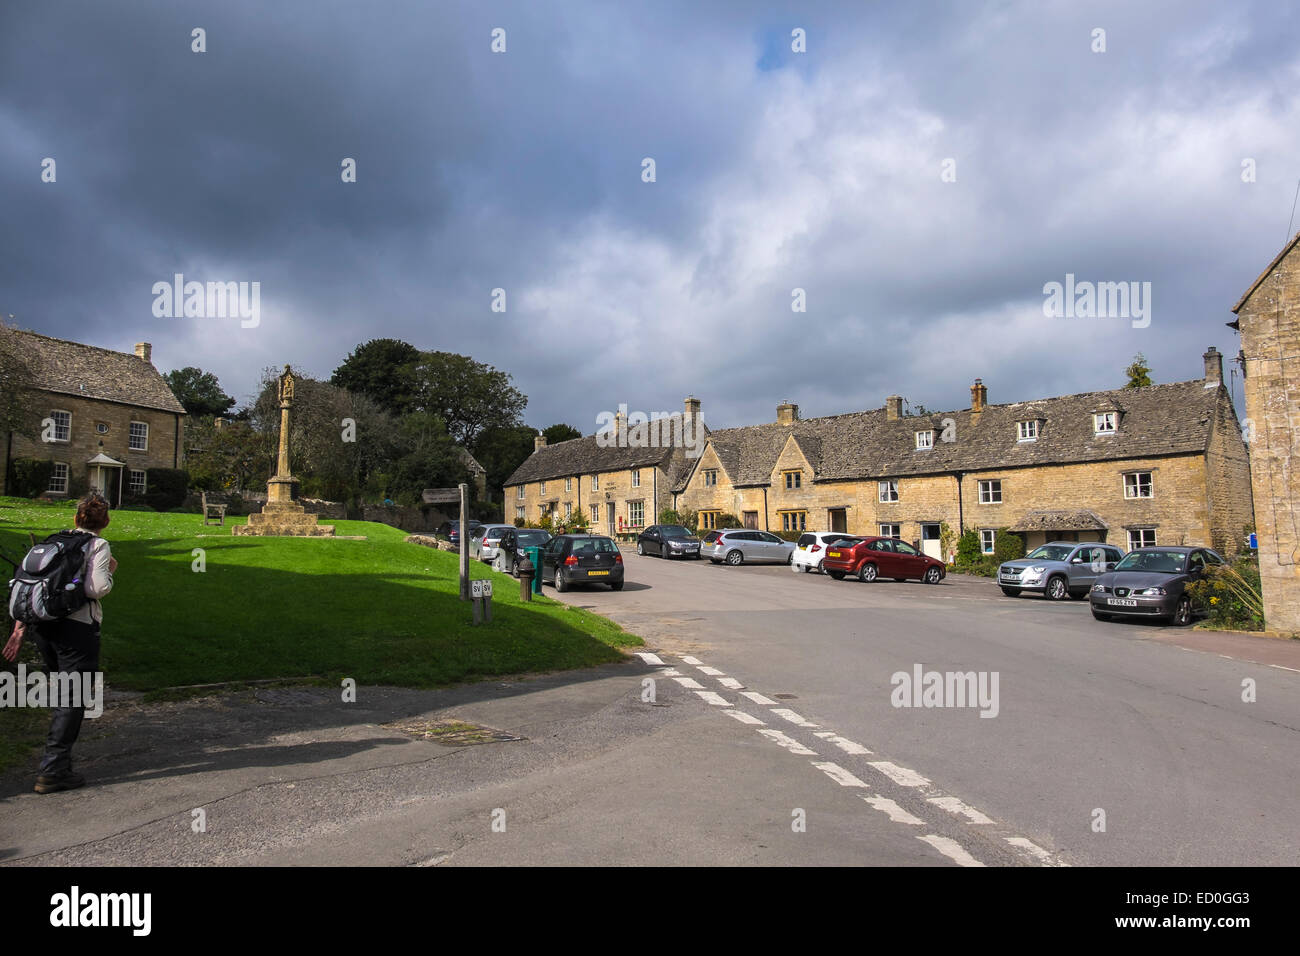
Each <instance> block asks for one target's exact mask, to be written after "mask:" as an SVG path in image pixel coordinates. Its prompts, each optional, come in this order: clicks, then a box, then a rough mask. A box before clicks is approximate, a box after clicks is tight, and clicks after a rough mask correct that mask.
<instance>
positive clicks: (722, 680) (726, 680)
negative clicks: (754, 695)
mask: <svg viewBox="0 0 1300 956" xmlns="http://www.w3.org/2000/svg"><path fill="white" fill-rule="evenodd" d="M718 683H719V684H721V685H722V686H723V687H725V688H727V690H740V688H742V687H744V686H745V685H744V684H742V683H741V682H740V681H738V680H736V678H734V677H719V678H718Z"/></svg>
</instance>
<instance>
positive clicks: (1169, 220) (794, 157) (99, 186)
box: [0, 0, 1300, 433]
mask: <svg viewBox="0 0 1300 956" xmlns="http://www.w3.org/2000/svg"><path fill="white" fill-rule="evenodd" d="M196 27H201V28H203V29H204V30H205V31H206V48H207V49H206V52H203V53H196V52H193V50H192V43H193V40H192V34H191V31H192V30H193V29H194V28H196ZM498 27H499V28H502V29H504V31H505V44H506V49H505V52H504V53H494V52H493V51H492V49H491V45H492V41H493V38H492V31H493V30H494V28H498ZM1099 28H1100V29H1102V30H1104V31H1105V34H1104V43H1105V51H1104V52H1094V47H1096V46H1098V45H1099V43H1098V37H1097V35H1096V34H1095V33H1094V31H1096V30H1097V29H1099ZM796 29H800V30H803V31H804V32H805V35H806V52H803V53H797V52H794V51H793V50H792V49H791V46H792V43H793V42H794V41H793V40H792V31H794V30H796ZM1298 98H1300V14H1298V13H1297V8H1295V7H1293V6H1290V5H1284V4H1277V3H1273V2H1262V3H1257V4H1254V3H1246V2H1238V3H1233V4H1222V3H1211V2H1188V0H1178V2H1167V3H1165V2H1133V0H1120V2H1114V3H1044V2H1041V0H1034V2H1026V3H1013V2H1006V3H988V4H977V3H973V2H954V3H951V4H940V3H919V2H908V3H885V2H879V3H877V2H872V3H865V2H860V0H845V2H822V3H818V2H808V0H800V2H789V3H768V2H761V0H681V2H677V0H647V2H643V3H630V2H627V3H625V2H608V0H605V2H586V0H490V2H488V0H481V2H472V3H471V2H468V0H462V2H454V0H436V2H435V0H408V2H398V0H391V2H390V0H376V2H371V3H357V2H347V3H340V2H332V0H276V2H274V3H267V2H265V0H254V2H244V0H222V2H220V3H188V2H178V0H154V2H149V0H129V2H128V0H94V2H81V3H78V2H60V3H28V2H23V3H18V2H16V0H6V2H4V3H3V5H0V211H2V213H3V234H2V235H3V237H2V238H0V243H2V244H3V245H2V247H0V253H2V254H0V313H3V314H4V315H6V316H7V315H9V314H13V315H14V317H15V318H14V322H15V323H16V324H17V325H19V326H21V327H23V328H29V329H33V330H35V331H38V332H43V333H45V334H49V335H55V336H59V337H63V338H70V339H75V340H78V341H83V342H88V343H92V344H95V345H100V346H104V347H107V348H113V349H119V350H122V351H130V350H131V347H132V345H133V343H135V342H137V341H146V340H147V341H149V342H152V343H153V347H154V350H153V354H154V362H155V364H156V365H157V366H158V368H159V369H160V370H162V371H167V370H169V369H172V368H179V367H182V366H186V365H198V366H200V367H202V368H203V369H205V370H208V371H211V372H215V373H216V374H217V375H218V377H219V378H220V379H221V382H222V384H223V386H224V387H225V388H226V390H227V391H228V392H230V393H231V394H233V395H235V396H237V397H238V398H240V399H241V400H243V399H245V398H247V397H248V396H249V395H250V394H251V392H252V390H253V388H254V387H255V384H256V381H257V377H258V374H259V371H260V370H261V369H262V368H263V367H264V366H269V365H283V364H284V363H286V362H289V363H292V364H294V365H295V366H297V367H301V368H302V369H304V370H306V371H307V372H308V373H310V374H314V375H318V376H321V377H328V375H329V374H330V372H331V371H332V370H333V369H334V368H335V367H337V366H338V365H339V364H340V362H342V361H343V359H344V358H345V357H346V356H347V354H348V353H349V352H350V351H351V350H352V349H353V348H355V347H356V346H357V345H358V344H359V343H361V342H364V341H366V340H369V339H371V338H376V337H394V338H400V339H404V340H406V341H408V342H411V343H412V344H414V345H415V346H417V347H419V348H423V349H440V350H445V351H453V352H461V353H465V354H468V355H472V356H473V357H474V358H475V359H477V360H479V361H483V362H487V363H490V364H492V365H495V366H496V367H498V368H501V369H504V370H506V371H508V372H510V373H511V374H512V375H513V377H514V380H515V384H516V385H517V387H519V388H520V389H521V390H522V391H523V392H524V393H525V394H526V395H528V396H529V400H530V403H529V408H528V411H527V414H526V420H527V422H528V423H529V424H530V425H533V426H536V427H543V426H546V425H549V424H552V423H554V422H557V421H565V422H569V423H571V424H573V425H576V426H577V427H579V428H580V429H582V430H583V431H584V432H586V433H590V432H592V431H593V430H594V428H595V424H596V416H597V414H598V413H599V412H601V411H602V410H607V409H614V408H616V407H617V406H618V404H619V403H626V404H627V405H628V406H629V407H630V408H631V409H632V410H643V411H646V412H655V411H660V410H665V411H676V410H679V409H680V408H681V407H682V406H681V403H682V399H683V398H684V397H685V396H686V395H687V394H688V393H693V394H695V395H696V396H697V397H699V398H700V399H701V401H702V403H703V411H704V417H705V420H706V421H707V422H708V423H709V425H710V426H712V427H714V428H718V427H727V426H732V425H740V424H751V423H757V422H765V421H771V420H774V418H775V414H776V412H775V407H776V405H777V404H778V403H779V402H781V401H782V400H786V399H788V400H790V401H793V402H796V403H798V404H799V405H800V407H801V413H802V414H803V416H804V417H812V416H814V415H825V414H835V413H838V412H845V411H856V410H860V409H864V408H875V407H879V406H881V405H883V403H884V399H885V397H886V396H887V395H889V394H891V393H895V392H897V393H899V394H901V395H904V396H905V397H906V398H908V399H909V401H911V402H912V403H921V404H924V405H926V406H928V407H930V408H931V409H944V410H947V409H959V408H964V407H967V406H968V405H969V404H970V393H969V386H970V385H971V383H972V381H973V380H974V379H975V377H976V376H979V377H981V378H982V379H983V380H984V383H985V384H986V385H987V386H988V389H989V400H990V401H992V402H1008V401H1019V400H1024V399H1031V398H1037V397H1042V396H1048V395H1059V394H1067V393H1071V392H1079V391H1089V390H1093V389H1100V388H1111V387H1118V386H1120V385H1122V384H1123V383H1124V376H1123V369H1124V367H1125V366H1126V365H1128V363H1129V361H1130V360H1131V358H1132V356H1133V355H1134V353H1136V352H1139V351H1141V352H1143V353H1145V354H1146V356H1147V358H1148V359H1149V362H1150V365H1151V367H1152V369H1153V374H1154V377H1155V379H1156V381H1158V382H1168V381H1179V380H1185V379H1190V378H1198V377H1200V375H1201V368H1202V363H1201V353H1202V352H1204V351H1205V349H1206V347H1207V346H1209V345H1216V346H1217V347H1218V348H1219V350H1220V351H1221V352H1224V353H1226V355H1227V356H1229V357H1232V356H1235V355H1236V353H1237V350H1238V348H1239V344H1238V342H1237V339H1236V335H1235V333H1233V332H1232V331H1231V330H1229V329H1227V328H1225V326H1224V323H1225V322H1227V321H1229V320H1230V319H1231V318H1232V315H1231V314H1230V309H1231V308H1232V306H1233V305H1234V304H1235V302H1236V300H1237V298H1238V297H1239V296H1240V295H1241V293H1242V292H1244V291H1245V290H1246V288H1248V287H1249V285H1250V283H1251V282H1252V281H1253V280H1254V279H1255V277H1256V276H1257V275H1258V273H1259V272H1260V271H1261V270H1262V269H1263V268H1264V266H1266V265H1267V264H1268V262H1269V260H1270V259H1272V257H1273V256H1274V255H1275V254H1276V253H1277V251H1278V250H1279V249H1280V248H1281V247H1282V245H1283V244H1284V241H1285V239H1286V237H1287V235H1288V224H1289V222H1290V220H1291V214H1292V204H1293V200H1294V197H1295V195H1296V184H1297V180H1298V179H1300V149H1298V148H1297V147H1300V108H1298V104H1300V99H1298ZM345 157H351V158H354V159H355V160H356V163H357V181H356V182H355V183H344V182H342V180H341V175H340V171H341V165H340V164H341V163H342V161H343V159H344V158H345ZM647 157H649V158H652V159H653V160H654V161H655V175H656V181H655V182H653V183H647V182H644V181H643V165H642V161H643V160H644V159H645V158H647ZM46 158H52V159H54V160H55V163H56V167H55V170H56V180H55V182H43V181H42V161H43V160H45V159H46ZM947 160H952V161H953V163H949V164H947V165H945V161H947ZM1245 160H1252V161H1253V179H1254V181H1253V182H1248V181H1245V180H1246V179H1250V178H1251V176H1250V175H1249V170H1244V169H1243V161H1245ZM945 169H947V170H948V171H949V175H947V176H946V177H945V175H944V172H945ZM954 171H955V180H954V178H953V175H952V173H953V172H954ZM946 180H947V181H946ZM1290 228H1291V230H1292V231H1294V230H1295V228H1297V227H1295V226H1294V225H1292V226H1290ZM178 272H179V273H183V274H184V275H185V277H186V279H187V280H197V281H201V282H206V281H220V282H226V281H235V282H239V281H247V282H253V281H256V282H259V283H260V290H261V301H260V306H261V311H260V323H259V324H258V325H257V326H256V327H249V328H245V327H243V325H244V323H241V321H240V319H239V318H238V317H202V318H199V317H189V318H184V317H182V318H158V317H156V316H155V315H154V308H153V306H154V299H155V296H154V293H153V291H152V289H153V286H154V284H155V283H157V282H169V283H170V282H171V281H172V277H173V275H174V274H175V273H178ZM1067 273H1070V274H1073V275H1075V276H1076V279H1077V280H1078V281H1081V282H1082V281H1103V282H1120V281H1125V282H1139V283H1147V282H1149V283H1150V288H1151V314H1150V323H1149V325H1147V326H1146V327H1135V323H1134V322H1133V321H1130V320H1129V319H1124V318H1115V317H1109V318H1060V319H1055V318H1048V317H1046V316H1044V314H1043V305H1044V298H1045V296H1044V293H1043V286H1044V284H1045V283H1048V282H1053V281H1056V282H1064V281H1065V276H1066V274H1067ZM497 288H501V289H504V290H505V293H506V311H505V312H504V313H501V312H493V311H492V309H491V305H492V290H493V289H497ZM796 288H800V289H803V290H805V295H806V303H807V306H806V307H807V311H806V312H803V313H797V312H793V311H792V309H791V303H792V290H794V289H796ZM1236 401H1237V405H1238V409H1239V410H1240V408H1241V404H1242V402H1241V390H1240V385H1239V380H1238V387H1237V390H1236Z"/></svg>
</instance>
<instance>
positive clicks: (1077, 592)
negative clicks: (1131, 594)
mask: <svg viewBox="0 0 1300 956" xmlns="http://www.w3.org/2000/svg"><path fill="white" fill-rule="evenodd" d="M1123 556H1124V552H1122V551H1121V550H1120V549H1119V548H1117V547H1115V545H1113V544H1103V543H1102V542H1100V541H1052V542H1049V543H1047V544H1044V545H1042V546H1040V547H1037V548H1034V550H1033V551H1030V552H1029V553H1028V554H1027V555H1025V556H1024V557H1023V558H1017V559H1016V560H1015V561H1006V562H1003V563H1002V564H1001V565H999V566H998V584H999V585H1000V586H1001V587H1002V593H1003V594H1005V595H1006V596H1007V597H1019V596H1020V594H1021V592H1023V591H1037V592H1039V593H1040V594H1044V595H1046V596H1047V597H1048V598H1049V599H1051V600H1053V601H1063V600H1065V599H1066V598H1067V597H1073V598H1085V597H1087V596H1088V592H1089V591H1090V590H1091V589H1092V585H1093V582H1094V581H1096V580H1097V578H1098V576H1099V575H1102V574H1105V573H1106V572H1107V571H1114V570H1115V564H1116V562H1118V561H1119V559H1120V558H1122V557H1123Z"/></svg>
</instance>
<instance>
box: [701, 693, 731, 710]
mask: <svg viewBox="0 0 1300 956" xmlns="http://www.w3.org/2000/svg"><path fill="white" fill-rule="evenodd" d="M695 693H697V694H698V695H699V696H700V699H701V700H703V701H704V702H705V703H706V704H712V705H713V706H714V707H730V706H732V705H731V703H730V702H728V701H725V700H723V699H722V695H721V694H715V693H714V692H713V691H711V690H697V691H696V692H695Z"/></svg>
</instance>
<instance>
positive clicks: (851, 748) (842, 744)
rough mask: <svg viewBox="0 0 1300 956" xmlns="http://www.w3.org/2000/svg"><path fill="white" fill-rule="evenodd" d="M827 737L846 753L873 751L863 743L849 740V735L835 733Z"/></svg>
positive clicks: (867, 752)
mask: <svg viewBox="0 0 1300 956" xmlns="http://www.w3.org/2000/svg"><path fill="white" fill-rule="evenodd" d="M817 736H818V737H820V736H821V734H818V735H817ZM826 739H827V740H829V741H830V742H831V743H833V744H834V745H835V746H836V747H839V748H840V749H841V750H843V751H844V752H845V753H846V754H859V755H860V754H869V753H871V751H870V750H868V749H867V748H866V747H864V746H862V744H857V743H854V742H853V741H852V740H849V739H848V738H847V737H840V736H837V735H835V734H831V735H830V736H829V737H828V738H826Z"/></svg>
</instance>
